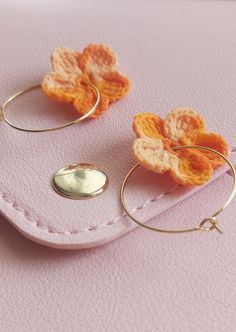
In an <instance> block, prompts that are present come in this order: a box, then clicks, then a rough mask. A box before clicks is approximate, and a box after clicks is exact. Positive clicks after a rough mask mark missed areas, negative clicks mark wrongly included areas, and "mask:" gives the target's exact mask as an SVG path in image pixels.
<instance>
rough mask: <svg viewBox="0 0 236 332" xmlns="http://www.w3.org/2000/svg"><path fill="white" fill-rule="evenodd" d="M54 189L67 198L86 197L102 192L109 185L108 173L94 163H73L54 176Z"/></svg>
mask: <svg viewBox="0 0 236 332" xmlns="http://www.w3.org/2000/svg"><path fill="white" fill-rule="evenodd" d="M52 185H53V188H54V190H55V191H56V192H57V193H58V194H60V195H62V196H64V197H67V198H71V199H86V198H92V197H95V196H97V195H99V194H101V193H102V192H103V191H104V190H105V189H106V188H107V185H108V178H107V176H106V174H105V173H104V172H103V171H101V170H99V169H98V168H97V167H96V166H95V165H92V164H84V163H82V164H73V165H68V166H65V167H63V168H61V169H59V170H58V171H57V172H56V173H55V174H54V176H53V181H52Z"/></svg>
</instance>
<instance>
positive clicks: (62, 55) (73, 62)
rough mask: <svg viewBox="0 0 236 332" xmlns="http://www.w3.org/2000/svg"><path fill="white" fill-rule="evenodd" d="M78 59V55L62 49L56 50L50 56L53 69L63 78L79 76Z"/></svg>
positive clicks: (72, 51)
mask: <svg viewBox="0 0 236 332" xmlns="http://www.w3.org/2000/svg"><path fill="white" fill-rule="evenodd" d="M79 57H80V55H79V53H78V52H76V51H74V50H71V49H68V48H63V47H61V48H56V49H55V50H54V51H53V53H52V56H51V61H52V66H53V69H54V70H55V72H57V73H59V74H60V75H63V76H68V75H80V74H81V70H80V68H79V65H78V58H79Z"/></svg>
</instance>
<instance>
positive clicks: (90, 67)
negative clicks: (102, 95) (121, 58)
mask: <svg viewBox="0 0 236 332" xmlns="http://www.w3.org/2000/svg"><path fill="white" fill-rule="evenodd" d="M116 61H117V60H116V55H115V53H114V51H113V50H112V49H111V48H109V47H108V46H105V45H102V44H101V45H97V44H90V45H88V46H87V47H86V48H85V49H84V51H83V53H82V55H81V56H80V57H79V59H78V63H79V67H80V69H81V70H82V71H83V72H85V73H87V74H89V75H91V78H92V80H94V79H95V80H96V79H99V77H101V76H102V75H104V74H105V73H106V72H108V71H110V70H111V69H112V68H113V67H114V66H115V64H116Z"/></svg>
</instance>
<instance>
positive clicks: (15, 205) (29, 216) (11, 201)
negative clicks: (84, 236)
mask: <svg viewBox="0 0 236 332" xmlns="http://www.w3.org/2000/svg"><path fill="white" fill-rule="evenodd" d="M177 188H178V186H174V187H172V188H171V189H170V190H168V191H166V192H164V193H163V194H160V195H158V196H155V197H154V198H151V199H148V200H146V201H145V202H144V203H143V204H142V205H140V206H136V207H135V208H133V209H132V210H131V211H130V213H131V214H132V213H134V212H135V211H138V210H142V209H145V208H146V207H147V206H148V205H149V204H150V203H154V202H156V201H158V200H160V199H161V198H162V197H164V196H166V195H168V194H170V193H172V192H173V191H175V190H176V189H177ZM0 197H1V198H2V199H3V200H4V201H5V202H6V203H7V204H8V205H10V206H11V207H12V208H13V209H14V210H16V211H17V212H18V213H20V214H21V215H23V217H24V218H25V219H26V220H27V221H30V222H31V223H32V225H34V226H35V227H36V228H39V229H40V230H41V231H44V232H47V233H51V234H61V235H76V234H81V233H85V232H92V231H96V230H98V229H100V228H102V227H109V226H112V225H114V224H116V223H117V222H118V221H119V220H120V219H122V218H127V214H126V213H125V212H124V213H122V214H121V215H119V216H117V217H116V218H114V219H112V220H108V221H106V222H103V223H101V224H99V225H95V226H89V227H87V228H84V229H74V230H72V231H58V230H56V229H54V228H53V227H48V226H44V225H43V224H42V222H41V220H40V218H38V217H37V216H35V215H33V213H31V212H30V210H27V209H24V208H23V207H21V206H20V205H19V204H18V203H17V201H16V200H14V199H13V198H11V195H10V194H9V193H7V192H2V191H0Z"/></svg>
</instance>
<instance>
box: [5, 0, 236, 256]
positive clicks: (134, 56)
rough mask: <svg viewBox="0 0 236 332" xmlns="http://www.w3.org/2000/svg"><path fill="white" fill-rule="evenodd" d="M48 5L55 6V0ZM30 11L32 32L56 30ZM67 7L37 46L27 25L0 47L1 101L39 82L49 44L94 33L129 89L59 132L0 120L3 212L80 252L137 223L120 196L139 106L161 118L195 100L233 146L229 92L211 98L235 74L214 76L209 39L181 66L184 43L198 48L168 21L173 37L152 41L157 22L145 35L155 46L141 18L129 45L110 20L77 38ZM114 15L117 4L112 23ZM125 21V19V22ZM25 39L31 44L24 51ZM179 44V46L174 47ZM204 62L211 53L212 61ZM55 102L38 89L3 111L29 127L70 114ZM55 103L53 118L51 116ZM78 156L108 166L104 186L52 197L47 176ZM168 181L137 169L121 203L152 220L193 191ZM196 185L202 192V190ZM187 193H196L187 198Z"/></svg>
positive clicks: (73, 42)
mask: <svg viewBox="0 0 236 332" xmlns="http://www.w3.org/2000/svg"><path fill="white" fill-rule="evenodd" d="M50 6H51V7H52V8H51V7H50ZM50 6H49V7H50V8H51V10H52V9H53V8H54V6H56V5H55V4H53V5H50ZM152 6H154V5H153V4H152ZM117 8H119V7H117ZM36 9H37V8H36ZM36 9H34V8H32V9H31V11H32V15H31V17H32V20H33V21H34V22H33V21H32V23H34V24H33V26H35V24H36V25H38V26H40V32H39V35H40V36H41V34H42V36H43V35H44V32H45V31H50V29H53V27H52V26H51V23H50V19H49V17H47V15H46V17H45V22H44V25H43V28H42V25H41V21H40V20H41V19H40V18H39V17H38V16H37V10H36ZM54 9H55V8H54ZM143 9H144V7H143ZM143 9H142V6H141V7H140V8H138V10H137V13H139V15H140V17H141V18H142V19H143V22H148V21H149V19H148V18H149V15H150V13H151V12H152V11H151V10H150V9H149V10H148V11H147V10H146V9H145V10H143ZM109 10H110V9H109V6H108V7H107V8H104V11H103V13H102V14H101V15H102V16H101V19H102V17H103V15H105V16H106V14H109ZM19 11H20V9H19ZM66 11H67V15H65V16H64V14H63V13H64V11H61V12H58V13H57V19H58V22H61V20H63V22H64V25H63V26H67V30H65V31H64V33H63V37H61V35H59V32H58V30H57V29H53V35H52V36H50V38H42V39H41V43H40V44H39V43H38V40H37V38H35V34H33V33H31V31H28V34H26V35H25V39H24V43H22V42H21V40H20V39H19V38H18V39H16V42H15V43H14V44H11V43H10V42H8V40H6V41H5V43H6V47H5V48H3V49H2V50H1V52H2V55H1V63H0V65H1V78H2V80H1V82H0V85H1V90H0V99H1V102H4V101H5V99H6V98H7V97H8V96H9V95H11V94H12V93H14V92H16V91H17V90H18V89H21V88H22V89H23V88H25V87H27V86H30V85H33V84H36V83H38V82H41V80H42V78H43V76H44V75H45V74H46V73H47V72H48V71H49V70H50V61H49V57H50V53H51V51H52V49H53V48H54V47H58V46H62V45H63V44H66V46H68V47H72V48H75V49H78V50H80V49H83V47H85V46H86V45H87V44H88V43H90V42H96V41H97V40H98V39H99V41H102V42H105V43H107V44H108V45H111V46H112V47H113V48H114V49H115V50H116V52H117V54H118V57H119V60H120V61H119V62H120V69H121V70H122V71H123V72H124V73H126V74H127V75H128V76H129V77H130V80H131V82H132V89H131V93H130V95H129V96H128V97H127V98H125V99H124V100H122V101H120V102H119V103H116V104H114V105H112V106H111V107H110V109H109V110H108V112H107V114H105V115H103V116H102V117H101V118H99V119H97V120H91V121H86V122H84V123H82V124H80V125H75V126H72V127H69V128H65V129H63V130H60V131H56V132H50V133H40V134H33V133H25V132H19V131H16V130H14V129H12V128H10V127H9V126H8V125H7V124H6V123H4V122H3V121H1V123H0V128H1V144H0V156H1V179H0V212H1V213H2V214H3V215H4V216H5V217H6V218H7V219H8V220H9V222H10V223H11V224H12V225H13V226H14V227H16V228H17V229H18V230H19V231H20V232H21V233H22V234H24V235H25V236H27V237H28V238H30V239H32V240H34V241H36V242H39V243H41V244H44V245H46V246H51V247H56V248H66V249H77V248H78V249H79V248H86V247H91V246H96V245H100V244H104V243H106V242H108V241H111V240H112V239H114V238H116V237H118V236H120V235H121V234H124V233H126V232H127V231H129V230H131V229H133V228H135V227H136V224H134V223H133V222H131V221H130V220H128V219H127V218H125V216H124V214H123V211H122V208H121V204H120V198H119V190H120V186H121V183H122V180H123V178H124V176H125V175H126V173H127V172H128V170H129V169H130V167H131V166H132V165H133V164H134V160H133V157H132V151H131V147H132V142H133V140H134V134H133V132H132V128H131V126H132V119H133V115H134V114H135V113H136V112H140V111H150V112H156V113H157V114H159V115H160V116H162V117H165V116H166V114H167V113H168V112H169V111H170V110H171V109H172V108H173V107H185V106H186V107H193V108H195V109H196V110H198V111H199V112H200V113H201V114H202V115H203V116H204V118H206V122H207V123H208V129H209V130H212V131H216V132H220V133H222V135H225V136H226V138H227V139H228V141H229V143H230V144H231V145H233V144H235V142H236V134H235V130H234V128H235V126H236V122H235V121H236V120H235V118H233V117H232V114H233V106H234V105H233V103H232V104H231V107H230V104H228V108H226V107H224V106H225V104H224V102H223V101H222V99H224V98H226V99H227V93H226V92H225V94H224V95H223V96H222V99H220V100H219V99H217V98H216V96H217V97H218V93H219V91H220V92H221V91H222V89H226V91H227V86H228V87H229V85H230V84H231V83H232V82H233V79H232V82H231V83H230V80H229V79H228V77H226V76H220V75H221V73H222V72H224V64H223V63H218V62H217V58H216V57H212V54H214V52H215V50H214V47H211V45H208V46H209V47H208V49H206V55H205V57H204V58H201V54H199V58H198V57H196V58H194V59H192V58H191V59H189V62H187V63H185V67H184V68H185V70H182V66H183V63H182V62H181V61H182V60H181V59H182V55H183V54H185V56H186V52H187V49H188V47H195V45H193V44H192V42H191V39H189V40H188V45H186V43H185V38H186V35H183V36H182V37H181V36H178V45H182V48H179V47H177V45H176V47H174V44H173V43H175V40H176V39H175V38H174V31H175V28H174V25H173V24H172V23H171V24H170V25H169V26H165V31H166V33H167V34H169V35H170V36H172V38H171V40H172V42H171V43H170V44H168V40H166V39H165V36H164V35H162V34H160V35H159V39H158V40H157V39H156V38H155V33H156V31H159V28H160V21H158V20H156V21H153V26H150V27H149V30H150V31H149V32H150V36H149V38H151V40H155V41H156V42H155V43H152V44H150V43H148V41H147V40H146V35H144V33H143V31H142V24H139V25H138V26H137V29H138V31H136V37H135V38H136V39H135V38H134V39H133V44H132V43H131V42H130V38H131V37H130V36H129V32H128V35H127V38H126V39H125V38H122V36H121V35H118V36H117V38H113V37H114V34H115V25H114V26H113V25H110V26H109V29H108V28H107V26H102V25H101V27H100V30H99V31H100V35H99V38H98V35H97V33H96V31H94V30H93V29H91V25H90V24H89V23H88V22H84V25H80V27H79V31H80V37H81V38H80V39H79V40H78V38H77V33H76V32H75V29H73V28H72V27H71V24H70V23H71V20H72V21H73V17H74V11H73V6H71V7H69V8H67V9H66ZM86 11H88V13H87V14H89V8H87V7H86V6H85V7H84V12H86ZM6 12H7V10H6ZM168 13H169V12H168ZM5 14H6V15H3V19H2V20H3V22H2V23H3V24H4V20H6V22H5V23H6V24H7V19H8V18H9V15H10V14H9V13H8V12H7V13H5ZM120 15H121V13H120V12H119V10H118V11H117V12H116V14H115V15H114V17H113V18H114V20H115V18H116V17H117V18H118V17H120ZM157 15H158V14H157ZM171 15H172V14H171ZM19 17H20V15H16V17H15V20H16V21H17V20H19ZM160 19H161V18H160ZM173 20H174V17H173ZM73 22H75V21H73ZM76 22H77V21H76ZM124 22H126V23H128V20H125V21H124ZM170 22H172V20H170ZM126 23H125V24H126ZM20 24H24V22H20ZM162 24H165V23H164V22H162ZM45 29H48V30H45ZM60 31H62V30H60ZM76 31H77V30H76ZM127 31H128V29H126V32H127ZM10 34H11V31H10V30H9V35H10ZM215 35H216V33H215ZM9 40H11V39H10V38H9ZM140 41H141V43H140ZM28 45H32V47H30V48H29V47H28ZM176 49H178V50H179V53H178V52H174V50H176ZM19 50H20V51H19ZM167 50H168V52H167ZM171 50H173V52H172V51H171ZM15 54H17V57H15ZM173 54H174V56H173ZM227 56H228V57H230V53H227V52H225V58H226V63H230V59H229V58H228V59H227ZM208 59H212V60H211V61H210V62H209V61H208ZM199 63H201V68H202V73H203V75H208V76H210V75H216V73H217V75H219V76H220V77H221V83H220V86H219V85H217V84H218V83H219V82H218V83H217V80H211V84H209V85H207V80H205V81H204V84H205V86H204V87H200V86H199V84H198V83H197V81H196V80H195V78H196V77H197V75H198V71H199ZM216 68H217V70H216ZM167 69H168V71H167ZM190 72H191V74H190ZM154 73H155V75H154ZM204 73H205V74H204ZM234 83H235V81H234ZM167 87H168V88H167ZM193 91H195V92H196V93H193ZM206 91H207V93H206ZM224 91H225V90H224ZM60 109H61V106H59V105H57V104H55V103H52V102H50V101H48V100H47V98H46V97H45V96H44V95H43V94H42V93H39V92H34V93H32V94H29V95H27V96H24V97H22V98H21V99H19V100H17V101H16V102H14V103H13V104H12V105H11V106H10V107H9V114H10V112H12V113H11V116H13V117H14V119H15V120H17V121H19V122H21V123H24V124H26V125H28V126H34V127H39V126H41V127H44V126H46V125H51V124H52V123H54V122H55V121H62V120H63V121H64V120H68V119H69V118H70V117H71V116H74V114H72V113H70V112H65V111H64V110H65V108H64V109H63V110H61V112H59V110H60ZM57 110H58V114H56V115H57V116H58V118H57V120H55V112H57ZM75 162H88V163H93V164H96V165H97V166H98V167H99V168H101V169H102V170H103V171H105V173H106V174H107V175H108V177H109V181H110V185H109V187H108V189H107V190H106V191H105V192H104V193H103V194H102V195H100V196H98V197H96V198H94V199H90V200H83V201H77V200H69V199H66V198H63V197H61V196H59V195H58V194H56V193H55V191H54V190H53V189H52V186H51V179H52V175H53V173H54V172H55V171H57V170H58V169H59V168H61V167H63V166H65V165H67V164H71V163H75ZM225 171H226V169H222V170H220V171H218V173H216V175H215V177H217V176H220V175H221V174H222V173H225ZM173 187H174V184H173V183H172V182H171V181H170V180H169V179H168V178H167V177H166V176H157V175H153V174H151V173H149V172H146V171H144V170H142V169H140V170H139V171H138V172H137V173H136V174H135V175H134V177H133V179H131V182H130V184H129V186H128V187H127V202H128V206H129V207H130V209H131V210H133V211H134V212H135V213H136V215H137V216H138V217H139V218H140V219H141V220H145V221H147V220H149V219H151V218H154V217H158V215H160V214H161V213H162V212H164V211H166V210H167V209H169V208H170V207H172V206H174V205H175V204H177V203H179V202H180V201H181V200H183V199H185V198H186V197H188V196H190V195H192V194H193V193H194V192H195V191H196V190H199V188H194V189H191V190H186V189H183V188H177V189H176V190H173ZM201 190H202V195H203V197H204V188H201ZM219 190H221V188H219ZM229 190H230V188H229ZM165 193H168V194H165ZM226 195H227V192H226ZM160 196H161V197H160ZM191 199H193V200H194V196H193V197H192V198H191ZM196 210H197V207H196ZM212 212H213V211H212ZM166 216H167V219H168V221H171V220H172V219H173V218H172V217H171V216H168V212H167V213H166ZM207 216H208V215H207ZM199 222H200V220H198V218H197V213H196V211H193V212H192V220H189V221H188V223H189V226H190V225H197V224H198V223H199ZM178 225H179V224H178V221H176V220H174V226H175V227H178ZM161 226H162V225H161ZM165 226H166V225H163V227H165Z"/></svg>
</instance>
